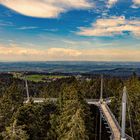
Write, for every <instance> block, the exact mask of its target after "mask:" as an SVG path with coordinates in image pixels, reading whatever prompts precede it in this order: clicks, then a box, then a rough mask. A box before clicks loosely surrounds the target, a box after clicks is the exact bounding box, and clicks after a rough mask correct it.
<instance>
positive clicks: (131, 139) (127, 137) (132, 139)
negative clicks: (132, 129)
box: [106, 104, 134, 140]
mask: <svg viewBox="0 0 140 140" xmlns="http://www.w3.org/2000/svg"><path fill="white" fill-rule="evenodd" d="M106 108H107V110H108V112H109V113H110V115H111V117H112V119H113V121H114V122H115V124H116V126H117V128H118V129H119V131H120V132H121V127H120V125H119V123H118V121H117V120H116V118H115V116H114V114H113V113H112V111H111V110H110V108H109V107H108V105H107V104H106ZM125 135H126V139H127V140H134V138H132V137H131V136H129V135H127V134H125Z"/></svg>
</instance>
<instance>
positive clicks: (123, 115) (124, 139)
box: [121, 87, 127, 140]
mask: <svg viewBox="0 0 140 140" xmlns="http://www.w3.org/2000/svg"><path fill="white" fill-rule="evenodd" d="M126 94H127V91H126V87H124V89H123V97H122V129H121V140H126V136H125V127H126V100H127V95H126Z"/></svg>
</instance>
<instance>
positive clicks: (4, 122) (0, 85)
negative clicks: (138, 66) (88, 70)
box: [0, 73, 140, 140]
mask: <svg viewBox="0 0 140 140" xmlns="http://www.w3.org/2000/svg"><path fill="white" fill-rule="evenodd" d="M88 78H89V79H88V80H87V78H82V79H78V78H76V77H75V76H69V77H67V78H60V79H57V80H55V81H52V82H49V83H48V82H42V81H40V82H34V81H28V87H29V94H30V102H29V103H27V104H24V101H25V98H26V89H25V81H24V80H23V79H19V78H15V77H13V75H11V74H0V139H1V140H93V139H96V138H97V137H96V131H95V124H96V123H97V122H96V121H97V119H96V116H93V114H92V113H93V112H92V110H91V107H90V106H89V105H88V104H87V103H86V102H85V100H84V99H85V98H90V99H99V98H100V75H96V76H88ZM124 86H126V87H127V119H126V121H127V122H126V124H127V127H126V129H127V130H126V132H127V134H129V135H130V136H132V137H133V138H134V139H135V140H139V139H140V102H139V101H140V78H139V77H138V76H137V75H136V74H135V73H134V74H133V75H132V76H131V77H125V78H124V77H123V78H122V77H111V76H104V90H103V98H108V97H111V100H112V101H111V103H110V104H109V107H110V109H111V110H112V112H113V113H114V115H115V117H116V118H117V120H118V122H119V123H120V124H121V100H122V89H123V87H124ZM32 97H43V98H46V101H45V102H44V103H41V104H39V103H38V104H37V103H36V104H35V103H34V102H33V101H32ZM49 98H58V100H57V102H52V101H50V100H49Z"/></svg>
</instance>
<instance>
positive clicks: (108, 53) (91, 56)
mask: <svg viewBox="0 0 140 140" xmlns="http://www.w3.org/2000/svg"><path fill="white" fill-rule="evenodd" d="M5 58H6V59H7V60H4V59H5ZM0 60H1V61H17V60H18V61H47V60H91V61H122V60H123V61H139V60H140V50H138V49H134V48H133V49H125V48H124V49H123V48H104V49H103V48H92V49H72V48H55V47H52V48H48V49H45V50H41V49H35V48H24V47H22V46H19V45H17V44H10V45H8V46H5V45H3V44H0Z"/></svg>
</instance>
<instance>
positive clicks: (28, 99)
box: [25, 78, 30, 103]
mask: <svg viewBox="0 0 140 140" xmlns="http://www.w3.org/2000/svg"><path fill="white" fill-rule="evenodd" d="M25 87H26V94H27V101H26V102H27V103H28V102H29V101H30V95H29V89H28V82H27V79H26V78H25Z"/></svg>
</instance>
